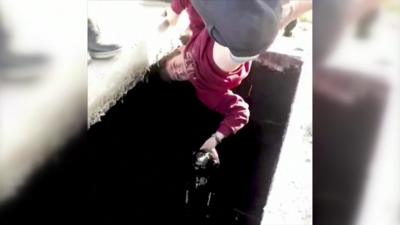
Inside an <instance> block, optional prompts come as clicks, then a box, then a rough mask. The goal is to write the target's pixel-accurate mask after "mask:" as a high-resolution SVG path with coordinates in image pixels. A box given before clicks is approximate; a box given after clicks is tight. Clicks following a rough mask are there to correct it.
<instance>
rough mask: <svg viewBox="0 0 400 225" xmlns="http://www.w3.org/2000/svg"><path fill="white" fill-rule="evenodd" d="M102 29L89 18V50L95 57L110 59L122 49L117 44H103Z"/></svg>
mask: <svg viewBox="0 0 400 225" xmlns="http://www.w3.org/2000/svg"><path fill="white" fill-rule="evenodd" d="M99 39H100V31H99V29H98V27H97V26H96V25H95V24H94V23H93V21H92V20H91V19H88V51H89V54H90V56H91V57H92V58H93V59H108V58H111V57H114V56H115V55H117V54H118V53H119V52H120V51H121V46H119V45H116V44H103V43H100V42H99Z"/></svg>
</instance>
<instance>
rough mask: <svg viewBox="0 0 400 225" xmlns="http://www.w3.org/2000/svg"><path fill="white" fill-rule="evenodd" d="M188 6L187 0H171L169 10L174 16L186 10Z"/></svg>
mask: <svg viewBox="0 0 400 225" xmlns="http://www.w3.org/2000/svg"><path fill="white" fill-rule="evenodd" d="M188 5H189V0H172V2H171V8H172V10H174V12H175V13H176V14H178V15H179V14H181V12H182V11H183V10H184V9H186V7H188Z"/></svg>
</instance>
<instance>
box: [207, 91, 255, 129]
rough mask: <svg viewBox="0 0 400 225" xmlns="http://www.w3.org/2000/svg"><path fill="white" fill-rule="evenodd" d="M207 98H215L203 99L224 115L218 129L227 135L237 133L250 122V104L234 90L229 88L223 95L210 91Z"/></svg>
mask: <svg viewBox="0 0 400 225" xmlns="http://www.w3.org/2000/svg"><path fill="white" fill-rule="evenodd" d="M210 95H215V96H210ZM207 99H209V100H211V99H213V100H211V101H207V100H206V101H203V102H204V103H205V104H206V105H207V106H208V107H210V108H211V109H212V110H215V111H216V112H219V113H221V114H222V115H224V119H223V121H222V122H221V123H220V125H219V128H218V131H219V132H221V133H222V134H223V135H224V136H225V137H227V136H229V135H231V134H235V133H236V132H237V131H238V130H240V129H242V128H243V127H244V125H246V124H247V123H248V122H249V117H250V111H249V105H248V104H247V103H246V102H245V101H244V100H243V99H242V97H240V96H239V95H236V94H234V93H233V92H232V91H230V90H229V91H227V92H226V93H224V94H222V95H221V94H219V95H218V96H217V95H216V94H211V93H209V96H207ZM213 103H214V104H213Z"/></svg>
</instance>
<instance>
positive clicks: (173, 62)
mask: <svg viewBox="0 0 400 225" xmlns="http://www.w3.org/2000/svg"><path fill="white" fill-rule="evenodd" d="M165 70H166V72H167V74H168V76H169V77H168V78H169V79H170V80H175V81H184V80H187V79H188V73H187V70H186V64H185V58H184V56H183V51H182V50H180V51H179V54H178V55H176V56H174V57H172V58H171V59H169V60H168V61H167V62H166V64H165Z"/></svg>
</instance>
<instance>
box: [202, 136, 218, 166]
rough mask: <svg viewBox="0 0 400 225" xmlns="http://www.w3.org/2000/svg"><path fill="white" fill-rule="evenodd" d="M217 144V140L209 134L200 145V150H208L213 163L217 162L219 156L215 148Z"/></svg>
mask: <svg viewBox="0 0 400 225" xmlns="http://www.w3.org/2000/svg"><path fill="white" fill-rule="evenodd" d="M217 145H218V141H217V139H216V138H215V137H214V136H211V137H210V138H208V139H207V140H206V142H204V144H203V146H201V148H200V150H203V151H206V152H209V153H210V154H211V156H212V158H213V160H214V163H215V164H219V156H218V152H217V149H216V148H215V147H216V146H217Z"/></svg>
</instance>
